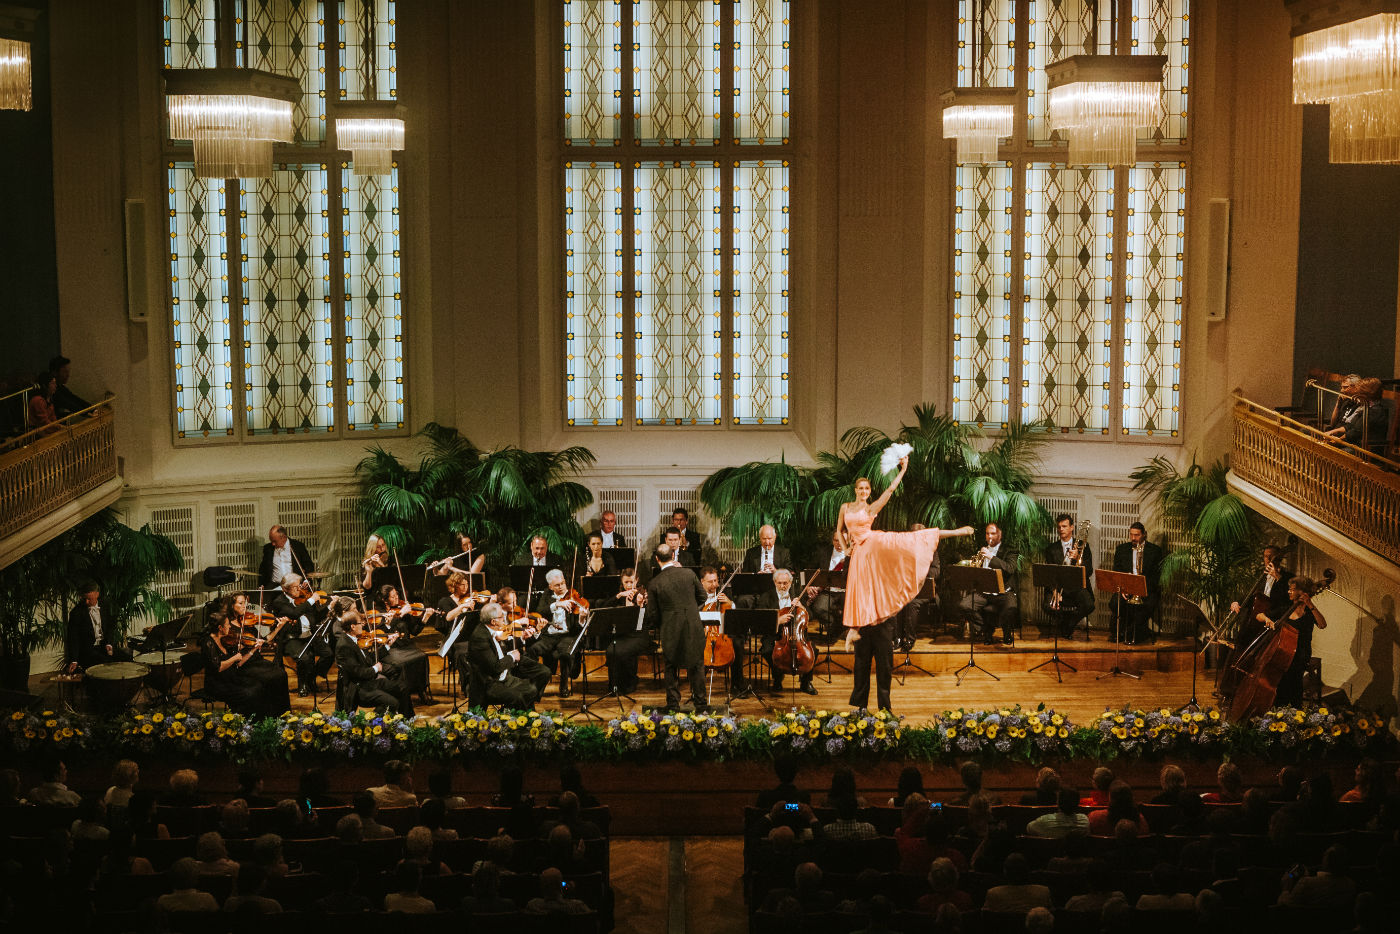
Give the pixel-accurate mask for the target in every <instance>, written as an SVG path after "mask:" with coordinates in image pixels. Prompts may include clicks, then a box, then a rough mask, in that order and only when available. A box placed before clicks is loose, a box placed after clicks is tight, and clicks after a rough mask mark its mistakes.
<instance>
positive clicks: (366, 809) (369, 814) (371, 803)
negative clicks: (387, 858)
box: [337, 791, 398, 840]
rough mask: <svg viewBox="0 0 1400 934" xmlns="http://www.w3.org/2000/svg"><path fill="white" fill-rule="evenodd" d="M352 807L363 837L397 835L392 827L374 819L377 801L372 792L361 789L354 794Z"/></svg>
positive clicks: (377, 809)
mask: <svg viewBox="0 0 1400 934" xmlns="http://www.w3.org/2000/svg"><path fill="white" fill-rule="evenodd" d="M353 807H354V808H355V814H356V815H358V816H359V818H360V833H361V835H362V836H363V838H364V839H366V840H383V839H385V838H386V837H397V836H398V834H397V833H395V832H394V828H392V827H386V826H384V825H383V824H381V823H379V821H378V820H376V818H377V817H378V816H379V802H377V801H375V799H374V795H373V793H371V792H368V791H362V792H360V793H359V794H357V795H355V802H354V804H353ZM337 826H339V825H337Z"/></svg>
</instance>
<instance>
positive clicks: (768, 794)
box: [754, 753, 811, 811]
mask: <svg viewBox="0 0 1400 934" xmlns="http://www.w3.org/2000/svg"><path fill="white" fill-rule="evenodd" d="M773 774H774V775H776V776H777V778H778V784H777V786H776V787H773V788H769V789H768V790H767V791H760V792H759V793H758V797H757V799H755V801H754V807H756V808H758V809H759V810H761V811H768V810H771V809H772V807H773V805H774V804H776V803H778V802H780V801H793V802H796V803H799V804H806V803H807V802H809V801H811V796H810V795H809V794H808V793H807V792H805V791H801V790H799V789H798V787H797V785H796V784H794V783H795V782H796V781H797V760H796V759H794V758H793V757H792V756H790V755H787V754H785V753H779V754H778V755H776V756H774V757H773Z"/></svg>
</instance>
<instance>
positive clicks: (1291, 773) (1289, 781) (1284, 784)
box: [1278, 765, 1303, 801]
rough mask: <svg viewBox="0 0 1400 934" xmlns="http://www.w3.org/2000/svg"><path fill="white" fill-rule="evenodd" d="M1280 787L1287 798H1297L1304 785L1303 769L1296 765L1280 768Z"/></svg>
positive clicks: (1283, 795) (1290, 799)
mask: <svg viewBox="0 0 1400 934" xmlns="http://www.w3.org/2000/svg"><path fill="white" fill-rule="evenodd" d="M1278 787H1279V791H1280V792H1281V797H1283V798H1284V799H1285V800H1288V801H1295V800H1297V798H1298V792H1299V790H1300V789H1301V788H1302V787H1303V770H1302V769H1300V768H1298V766H1296V765H1285V766H1284V767H1283V768H1281V769H1279V770H1278Z"/></svg>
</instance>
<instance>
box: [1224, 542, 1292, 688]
mask: <svg viewBox="0 0 1400 934" xmlns="http://www.w3.org/2000/svg"><path fill="white" fill-rule="evenodd" d="M1292 548H1293V545H1292V543H1290V544H1289V545H1288V546H1286V547H1284V548H1281V549H1279V550H1278V551H1277V552H1276V553H1275V554H1274V560H1273V561H1271V562H1269V563H1268V564H1267V565H1266V566H1265V568H1264V573H1262V574H1260V575H1259V580H1258V581H1256V582H1255V584H1254V588H1253V589H1252V590H1250V592H1249V594H1248V595H1247V596H1246V597H1245V598H1244V599H1243V600H1240V601H1239V604H1240V608H1239V611H1238V612H1237V613H1235V615H1234V616H1233V617H1232V618H1231V619H1228V620H1226V621H1225V624H1224V625H1223V626H1221V627H1220V628H1221V630H1223V631H1225V632H1231V631H1233V633H1234V635H1233V640H1234V641H1233V642H1225V641H1224V640H1222V644H1224V645H1225V646H1227V647H1228V648H1229V651H1228V652H1227V653H1226V655H1225V662H1224V664H1222V665H1221V666H1220V669H1219V670H1218V671H1217V672H1216V685H1215V693H1216V695H1217V696H1219V697H1222V698H1231V697H1233V696H1234V694H1235V691H1236V690H1237V689H1238V688H1239V684H1240V678H1241V676H1242V674H1243V671H1242V669H1243V667H1244V666H1242V665H1241V664H1240V661H1241V659H1242V657H1243V656H1244V653H1245V651H1246V650H1248V648H1249V647H1250V646H1251V645H1253V644H1254V642H1255V640H1257V639H1258V638H1259V636H1260V634H1261V633H1263V632H1264V631H1265V630H1264V627H1263V624H1262V623H1260V622H1259V615H1260V614H1261V613H1268V611H1269V596H1268V595H1267V594H1265V593H1264V584H1265V583H1266V582H1267V581H1268V579H1269V577H1270V576H1271V575H1270V573H1269V572H1270V570H1273V571H1276V572H1278V571H1281V566H1280V562H1281V561H1282V559H1283V556H1284V555H1285V554H1287V553H1288V552H1289V551H1290V550H1292ZM1277 580H1278V583H1277V585H1276V586H1279V587H1285V586H1287V581H1286V580H1285V579H1284V578H1283V577H1282V575H1281V573H1280V574H1279V575H1278V578H1277Z"/></svg>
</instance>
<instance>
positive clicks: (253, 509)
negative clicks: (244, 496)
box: [214, 503, 261, 586]
mask: <svg viewBox="0 0 1400 934" xmlns="http://www.w3.org/2000/svg"><path fill="white" fill-rule="evenodd" d="M257 529H258V507H257V505H256V504H255V503H223V504H221V505H217V506H215V507H214V554H215V556H216V559H215V562H214V563H215V564H227V565H228V566H229V567H231V568H235V569H240V570H244V571H255V570H257V562H258V554H259V550H260V544H259V543H260V541H261V539H260V538H259V536H258V531H257ZM244 586H247V584H246V583H245V584H244Z"/></svg>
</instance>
